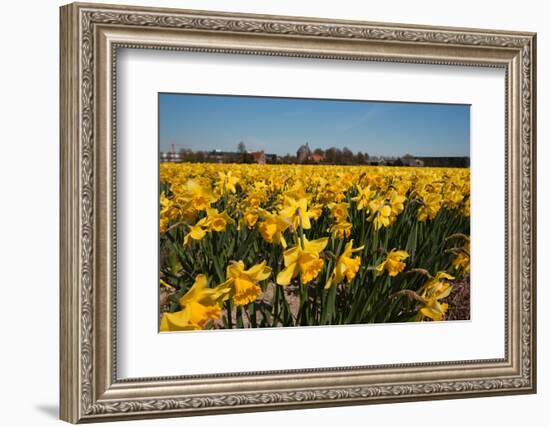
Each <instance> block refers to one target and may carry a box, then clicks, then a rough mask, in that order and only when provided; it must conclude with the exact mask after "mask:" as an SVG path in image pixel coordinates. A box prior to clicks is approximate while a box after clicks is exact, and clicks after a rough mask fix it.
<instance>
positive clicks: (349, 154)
mask: <svg viewBox="0 0 550 427" xmlns="http://www.w3.org/2000/svg"><path fill="white" fill-rule="evenodd" d="M341 162H342V163H343V164H345V165H351V164H353V163H354V159H353V151H351V150H350V149H349V148H348V147H344V149H343V150H342V160H341Z"/></svg>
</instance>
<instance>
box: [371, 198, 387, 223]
mask: <svg viewBox="0 0 550 427" xmlns="http://www.w3.org/2000/svg"><path fill="white" fill-rule="evenodd" d="M369 211H370V216H369V217H368V220H369V221H372V224H373V225H374V229H375V230H380V228H382V227H389V226H390V224H391V216H392V210H391V207H390V206H389V205H387V204H386V201H385V200H384V199H378V200H373V201H371V202H370V203H369Z"/></svg>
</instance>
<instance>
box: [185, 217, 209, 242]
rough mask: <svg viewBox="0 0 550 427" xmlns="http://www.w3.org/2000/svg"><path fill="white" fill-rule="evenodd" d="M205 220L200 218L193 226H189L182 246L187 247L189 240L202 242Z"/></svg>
mask: <svg viewBox="0 0 550 427" xmlns="http://www.w3.org/2000/svg"><path fill="white" fill-rule="evenodd" d="M206 227H207V225H206V218H202V219H200V220H199V222H197V223H196V224H195V225H191V226H189V229H190V230H189V232H188V233H187V234H186V235H185V237H184V238H183V244H184V245H187V244H188V243H189V239H193V240H202V239H203V238H204V236H206V230H205V229H206Z"/></svg>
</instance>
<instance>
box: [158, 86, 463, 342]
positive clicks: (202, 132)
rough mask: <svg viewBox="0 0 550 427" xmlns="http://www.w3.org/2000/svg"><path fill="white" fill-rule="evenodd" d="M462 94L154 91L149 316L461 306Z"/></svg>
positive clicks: (310, 318)
mask: <svg viewBox="0 0 550 427" xmlns="http://www.w3.org/2000/svg"><path fill="white" fill-rule="evenodd" d="M469 153H470V107H469V105H455V104H428V103H400V102H373V101H356V100H353V101H352V100H328V99H297V98H276V97H251V96H221V95H197V94H177V93H161V94H159V162H160V165H159V198H160V199H159V200H160V203H159V219H160V227H159V242H160V243H159V251H160V253H159V254H160V271H159V292H160V296H159V302H160V303H159V306H160V307H159V308H160V316H159V319H160V331H161V332H170V331H189V330H204V329H206V330H208V329H235V328H238V329H242V328H263V327H289V326H321V325H347V324H368V323H389V322H420V321H448V320H467V319H469V318H470V171H469V163H470V157H469Z"/></svg>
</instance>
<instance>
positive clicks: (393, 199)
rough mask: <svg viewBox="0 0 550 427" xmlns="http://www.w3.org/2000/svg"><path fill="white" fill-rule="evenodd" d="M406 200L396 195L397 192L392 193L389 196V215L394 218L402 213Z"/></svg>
mask: <svg viewBox="0 0 550 427" xmlns="http://www.w3.org/2000/svg"><path fill="white" fill-rule="evenodd" d="M405 200H407V198H406V197H405V196H401V195H399V194H398V193H397V191H395V190H394V191H392V192H391V195H390V207H391V213H392V215H393V216H394V217H396V216H397V215H399V214H400V213H401V212H403V209H405V206H404V203H405Z"/></svg>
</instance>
